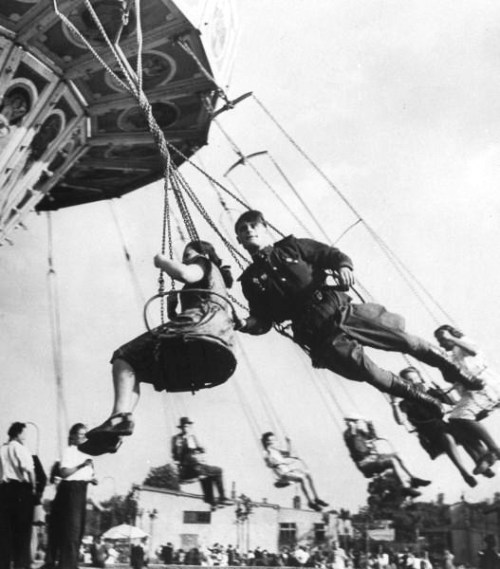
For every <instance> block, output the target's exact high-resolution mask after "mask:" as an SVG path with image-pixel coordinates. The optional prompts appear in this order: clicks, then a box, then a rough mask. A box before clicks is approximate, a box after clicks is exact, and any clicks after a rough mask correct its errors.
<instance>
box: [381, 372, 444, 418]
mask: <svg viewBox="0 0 500 569" xmlns="http://www.w3.org/2000/svg"><path fill="white" fill-rule="evenodd" d="M389 393H390V394H391V395H394V396H395V397H402V398H403V399H409V400H411V401H417V402H418V403H421V404H422V406H423V407H425V408H426V409H428V410H429V411H430V412H432V414H433V415H434V416H435V417H436V418H439V417H442V416H443V408H442V406H441V403H440V402H439V401H438V400H437V399H435V398H434V397H432V396H430V395H428V394H427V393H425V392H424V391H420V390H419V389H418V388H417V387H416V386H415V385H412V384H411V383H408V382H406V381H404V380H403V379H401V378H400V377H398V376H397V375H394V376H393V378H392V384H391V387H390V389H389Z"/></svg>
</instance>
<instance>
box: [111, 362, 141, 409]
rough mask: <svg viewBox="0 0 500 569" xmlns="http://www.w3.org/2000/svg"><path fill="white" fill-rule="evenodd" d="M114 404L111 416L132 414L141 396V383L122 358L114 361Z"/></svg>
mask: <svg viewBox="0 0 500 569" xmlns="http://www.w3.org/2000/svg"><path fill="white" fill-rule="evenodd" d="M112 366H113V368H112V372H113V388H114V402H113V409H112V411H111V416H113V415H117V414H119V413H131V412H133V411H134V409H135V408H136V406H137V403H138V401H139V396H140V387H139V382H138V381H137V378H136V375H135V371H134V370H133V368H132V366H131V365H130V364H129V363H128V362H126V361H125V360H122V359H120V358H116V359H115V360H113V364H112Z"/></svg>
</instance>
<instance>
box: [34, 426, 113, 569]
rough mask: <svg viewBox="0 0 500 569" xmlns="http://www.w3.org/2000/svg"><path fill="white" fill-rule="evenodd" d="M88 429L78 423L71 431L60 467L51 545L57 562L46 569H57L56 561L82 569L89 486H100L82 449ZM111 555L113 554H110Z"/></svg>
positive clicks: (64, 567)
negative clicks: (81, 558)
mask: <svg viewBox="0 0 500 569" xmlns="http://www.w3.org/2000/svg"><path fill="white" fill-rule="evenodd" d="M86 433H87V427H86V426H85V425H84V424H83V423H75V424H74V425H73V426H72V427H71V429H70V430H69V437H68V447H67V448H66V450H65V451H64V453H63V456H62V458H61V463H60V467H59V477H60V478H61V481H60V482H59V484H58V486H57V491H56V496H55V498H54V501H53V502H52V511H51V523H50V526H51V531H52V534H53V535H52V536H51V535H49V543H50V542H52V543H53V553H54V554H55V557H56V559H49V560H47V562H46V563H45V568H46V569H50V568H51V567H54V565H55V563H56V561H59V566H60V567H61V568H62V569H78V557H79V551H80V544H81V541H82V538H83V532H84V530H85V517H86V509H87V508H86V506H87V486H88V484H97V480H96V478H95V474H94V463H93V461H92V459H91V458H89V457H88V456H87V455H85V454H83V453H82V452H81V451H80V450H78V446H79V445H80V444H82V443H83V442H84V441H85V440H86ZM108 556H109V551H108Z"/></svg>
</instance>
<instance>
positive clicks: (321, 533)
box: [314, 524, 326, 543]
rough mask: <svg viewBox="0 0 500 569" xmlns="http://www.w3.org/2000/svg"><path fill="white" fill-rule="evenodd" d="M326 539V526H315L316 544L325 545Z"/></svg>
mask: <svg viewBox="0 0 500 569" xmlns="http://www.w3.org/2000/svg"><path fill="white" fill-rule="evenodd" d="M325 539H326V528H325V524H314V542H315V543H323V542H324V541H325Z"/></svg>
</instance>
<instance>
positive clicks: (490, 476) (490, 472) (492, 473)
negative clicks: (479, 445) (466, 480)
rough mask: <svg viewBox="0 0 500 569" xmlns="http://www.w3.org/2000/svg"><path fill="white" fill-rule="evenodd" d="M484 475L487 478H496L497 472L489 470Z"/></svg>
mask: <svg viewBox="0 0 500 569" xmlns="http://www.w3.org/2000/svg"><path fill="white" fill-rule="evenodd" d="M482 474H483V476H486V478H494V477H495V476H496V472H495V471H494V470H493V469H492V468H487V469H486V470H485V471H484V472H483V473H482Z"/></svg>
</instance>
